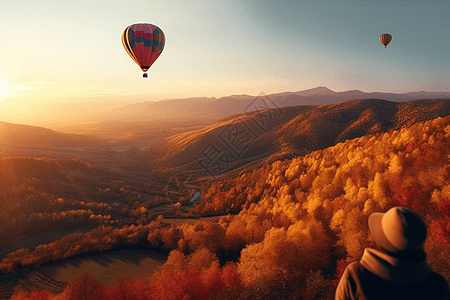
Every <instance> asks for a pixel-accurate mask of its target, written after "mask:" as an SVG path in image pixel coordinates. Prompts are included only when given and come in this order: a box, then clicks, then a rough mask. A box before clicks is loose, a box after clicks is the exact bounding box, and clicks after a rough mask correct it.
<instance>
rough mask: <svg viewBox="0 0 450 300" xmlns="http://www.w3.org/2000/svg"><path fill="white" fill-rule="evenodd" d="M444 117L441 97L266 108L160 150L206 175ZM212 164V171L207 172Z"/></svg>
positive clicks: (172, 140) (170, 162) (174, 163)
mask: <svg viewBox="0 0 450 300" xmlns="http://www.w3.org/2000/svg"><path fill="white" fill-rule="evenodd" d="M449 114H450V101H448V100H443V99H440V100H436V99H425V100H414V101H406V102H393V101H387V100H379V99H363V100H351V101H344V102H340V103H335V104H328V105H300V106H292V107H283V108H268V109H265V110H261V111H258V112H249V113H242V114H238V115H234V116H232V117H228V118H226V119H223V120H221V121H219V122H217V123H215V124H213V125H210V126H208V127H206V128H203V129H201V130H196V131H190V132H184V133H180V134H177V135H174V136H171V137H169V138H168V139H167V142H166V144H165V145H164V146H161V147H164V148H165V149H166V151H167V153H166V156H165V158H164V162H165V164H166V165H167V166H169V167H172V168H173V169H171V170H172V171H175V170H178V171H179V170H185V171H187V170H189V171H194V170H196V171H198V172H202V173H203V175H210V176H211V175H219V174H224V173H226V172H228V171H231V170H233V169H242V168H243V167H244V166H245V167H249V166H251V165H254V164H260V163H262V162H263V161H264V160H266V159H270V160H271V161H275V160H278V159H283V158H292V157H293V156H298V155H305V154H307V153H309V152H311V151H314V150H319V149H325V148H327V147H330V146H333V145H335V144H337V143H339V142H344V141H346V140H348V139H353V138H356V137H361V136H364V135H367V134H372V133H379V132H387V131H389V130H390V129H399V128H401V127H402V126H410V125H412V124H414V123H417V122H421V121H426V120H431V119H434V118H437V117H443V116H447V115H449ZM239 139H240V141H239ZM219 150H221V152H220V153H219ZM213 152H214V153H213ZM212 154H215V155H216V156H215V158H213V157H211V156H212ZM219 157H221V159H219ZM214 160H215V162H214ZM217 162H219V163H217ZM208 164H209V165H208ZM214 164H215V166H216V173H214V172H213V171H212V169H213V165H214ZM220 164H221V165H222V166H220ZM206 166H209V167H211V168H210V169H207V168H206ZM220 168H221V169H220ZM208 172H209V173H208Z"/></svg>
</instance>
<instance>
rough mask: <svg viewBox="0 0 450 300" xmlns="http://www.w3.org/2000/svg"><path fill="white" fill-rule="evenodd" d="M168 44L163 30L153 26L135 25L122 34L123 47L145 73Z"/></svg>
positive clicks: (145, 74) (145, 75)
mask: <svg viewBox="0 0 450 300" xmlns="http://www.w3.org/2000/svg"><path fill="white" fill-rule="evenodd" d="M165 43H166V38H165V36H164V33H163V32H162V30H161V29H160V28H159V27H158V26H156V25H152V24H133V25H130V26H128V27H127V28H126V29H125V30H124V32H123V33H122V45H123V47H124V48H125V51H127V53H128V55H130V57H131V58H132V59H133V60H134V61H135V62H136V63H137V64H138V66H139V67H140V68H141V69H142V71H144V77H147V73H145V72H147V70H148V69H149V68H150V67H151V65H152V64H153V63H154V62H155V60H156V59H157V58H158V57H159V55H161V52H162V51H163V49H164V45H165Z"/></svg>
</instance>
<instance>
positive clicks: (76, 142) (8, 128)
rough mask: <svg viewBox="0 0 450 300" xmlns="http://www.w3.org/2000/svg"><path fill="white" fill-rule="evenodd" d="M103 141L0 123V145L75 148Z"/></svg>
mask: <svg viewBox="0 0 450 300" xmlns="http://www.w3.org/2000/svg"><path fill="white" fill-rule="evenodd" d="M103 143H105V141H103V140H102V139H99V138H94V137H91V136H87V135H79V134H68V133H60V132H56V131H53V130H50V129H47V128H42V127H37V126H29V125H19V124H11V123H7V122H0V145H2V146H7V145H15V146H17V145H28V146H40V147H42V146H45V147H77V146H86V145H91V144H95V145H99V144H103Z"/></svg>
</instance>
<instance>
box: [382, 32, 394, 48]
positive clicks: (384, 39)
mask: <svg viewBox="0 0 450 300" xmlns="http://www.w3.org/2000/svg"><path fill="white" fill-rule="evenodd" d="M391 40H392V35H390V34H389V33H385V34H382V35H381V36H380V42H381V43H382V44H383V45H384V48H386V46H387V45H388V44H389V43H390V41H391Z"/></svg>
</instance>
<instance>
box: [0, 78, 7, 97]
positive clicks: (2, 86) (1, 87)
mask: <svg viewBox="0 0 450 300" xmlns="http://www.w3.org/2000/svg"><path fill="white" fill-rule="evenodd" d="M7 96H8V85H7V84H6V81H5V80H4V79H3V78H1V77H0V100H1V99H3V98H6V97H7Z"/></svg>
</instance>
